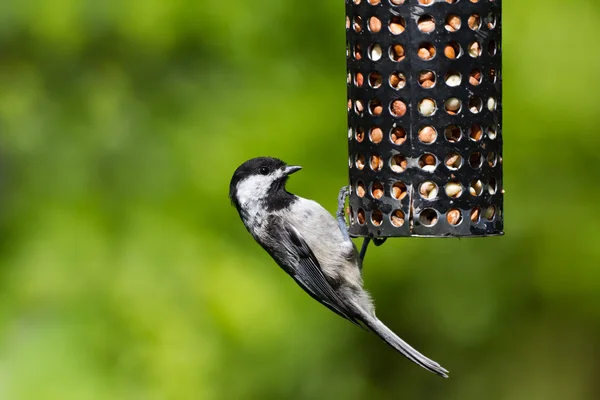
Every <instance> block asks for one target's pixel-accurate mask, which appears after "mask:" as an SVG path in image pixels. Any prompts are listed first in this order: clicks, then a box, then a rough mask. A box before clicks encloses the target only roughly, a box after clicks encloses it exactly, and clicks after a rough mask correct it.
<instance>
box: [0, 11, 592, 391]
mask: <svg viewBox="0 0 600 400" xmlns="http://www.w3.org/2000/svg"><path fill="white" fill-rule="evenodd" d="M599 18H600V6H599V5H598V3H597V2H595V1H593V0H573V1H569V2H564V1H559V0H530V1H527V2H521V1H516V0H512V1H509V0H505V1H504V22H503V27H504V46H503V48H504V60H505V61H504V82H505V85H504V93H505V96H504V111H505V125H504V133H505V138H504V140H505V149H504V161H505V163H504V168H505V182H506V200H505V201H506V213H505V215H506V233H507V234H506V236H504V237H501V238H489V239H463V240H431V239H429V240H422V239H406V240H400V239H396V240H393V241H391V242H388V243H386V245H385V246H383V247H380V248H372V249H371V250H370V254H369V255H368V257H367V260H366V267H365V280H366V284H367V287H368V289H369V290H370V291H371V293H372V294H373V295H374V297H375V299H376V300H377V301H376V304H377V306H378V314H379V316H380V318H381V319H382V320H384V321H386V322H387V323H388V325H389V326H390V327H391V328H393V329H394V330H395V331H396V332H398V334H399V335H400V336H401V337H403V338H404V339H406V340H407V341H408V342H409V343H411V344H413V345H414V346H415V347H416V348H418V349H419V350H421V351H422V352H423V353H424V354H426V355H427V356H430V357H432V358H433V359H435V360H437V361H439V362H440V363H441V364H442V365H444V366H445V367H447V368H448V369H449V370H450V371H451V379H449V380H443V379H440V378H438V377H436V376H434V375H432V374H429V373H426V372H425V371H423V370H421V369H420V368H418V367H416V366H414V365H413V364H412V363H410V362H408V361H407V360H406V359H404V358H403V357H401V356H399V355H398V354H396V353H394V352H393V351H392V350H391V349H389V348H388V347H387V346H386V345H385V344H383V343H382V342H380V341H379V340H378V339H377V338H376V337H375V336H373V335H370V334H368V333H366V332H363V331H361V330H359V329H356V328H355V327H353V326H352V325H351V324H349V323H347V322H346V321H343V320H342V319H340V318H338V317H337V316H335V315H334V314H333V313H331V312H330V311H328V310H327V309H325V308H324V307H322V306H320V305H318V304H317V303H316V302H314V301H313V300H312V299H310V298H309V297H308V296H307V295H305V294H304V293H303V292H302V291H301V290H300V289H298V288H297V287H295V284H294V283H293V281H291V280H290V279H289V278H288V277H287V276H285V274H284V273H283V272H281V271H280V270H279V268H278V267H277V266H276V265H275V264H274V263H273V262H272V261H271V259H270V258H269V257H268V255H267V254H266V253H264V252H263V251H262V250H261V249H260V247H259V246H257V245H256V244H255V243H254V242H253V240H252V239H251V237H250V236H249V235H248V234H247V232H246V231H245V229H244V227H243V225H242V224H241V222H240V221H239V218H238V216H237V214H236V212H235V210H234V209H233V208H231V207H230V205H229V203H228V199H227V189H228V183H229V179H230V176H231V174H232V172H233V170H234V169H235V168H236V167H237V166H238V165H239V164H240V163H241V162H242V161H244V160H246V159H248V158H251V157H254V156H258V155H275V156H278V157H281V158H283V159H284V160H287V161H289V162H290V163H295V164H300V165H303V166H304V167H305V169H304V170H303V171H302V173H300V174H298V175H295V176H294V178H293V179H292V180H291V181H290V184H289V187H290V190H291V191H293V192H296V193H298V194H300V195H302V196H304V197H308V198H313V199H315V200H317V201H319V202H321V203H322V204H324V205H325V206H326V207H328V209H330V210H331V211H333V210H334V209H335V202H336V195H337V191H338V189H339V187H341V186H342V185H343V184H344V183H345V180H346V177H347V172H346V151H347V149H346V128H345V126H346V117H345V113H346V111H345V103H346V89H345V77H346V73H345V48H344V35H345V33H344V2H343V1H335V2H334V1H330V2H324V1H316V0H310V1H306V0H305V1H298V0H288V1H279V0H259V1H257V2H243V1H238V0H233V1H232V2H219V1H216V0H203V1H192V0H177V1H168V0H144V1H141V0H137V1H136V0H130V1H117V0H106V1H95V0H94V1H92V0H23V1H17V0H4V1H2V2H0V55H1V56H0V57H1V62H0V124H1V125H0V132H1V134H0V146H1V147H0V152H1V164H0V175H1V177H2V179H1V180H0V181H1V186H0V190H2V196H1V197H0V206H1V207H2V213H1V214H0V215H1V220H0V222H1V224H0V290H1V293H2V296H1V297H0V327H1V329H0V398H3V399H36V400H45V399H64V400H70V399H77V400H79V399H115V398H119V399H120V398H122V399H201V400H202V399H366V398H374V399H392V398H394V399H396V398H406V399H417V398H419V399H456V400H468V399H511V400H513V399H528V400H531V399H544V400H552V399H560V400H563V399H597V398H600V385H599V384H598V376H600V246H598V240H599V238H600V236H599V233H598V229H599V228H598V227H599V226H600V213H599V212H598V205H597V204H598V203H597V201H598V198H599V196H600V189H599V186H598V185H597V184H596V183H595V181H596V179H598V176H600V167H599V166H600V157H599V155H598V151H599V150H600V146H599V144H600V139H599V133H600V131H599V129H598V123H597V110H596V109H595V108H594V104H598V102H599V101H600V85H599V84H598V82H597V80H596V79H595V78H594V71H598V70H600V52H599V51H596V50H597V43H596V41H595V39H594V38H595V37H597V29H596V28H595V27H594V25H596V24H597V23H598V22H597V21H598V19H599ZM567 217H569V218H568V221H567V219H566V218H567ZM569 221H571V222H569Z"/></svg>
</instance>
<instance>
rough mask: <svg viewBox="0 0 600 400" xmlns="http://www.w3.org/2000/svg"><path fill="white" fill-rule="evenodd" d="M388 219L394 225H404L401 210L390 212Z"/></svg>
mask: <svg viewBox="0 0 600 400" xmlns="http://www.w3.org/2000/svg"><path fill="white" fill-rule="evenodd" d="M390 220H391V221H392V225H394V226H402V225H404V213H403V212H402V211H401V210H396V211H394V212H393V213H392V215H391V217H390Z"/></svg>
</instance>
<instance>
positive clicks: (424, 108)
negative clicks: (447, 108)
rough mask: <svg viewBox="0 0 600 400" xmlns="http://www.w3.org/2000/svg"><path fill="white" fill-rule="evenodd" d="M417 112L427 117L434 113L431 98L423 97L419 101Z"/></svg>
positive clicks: (433, 103) (433, 104)
mask: <svg viewBox="0 0 600 400" xmlns="http://www.w3.org/2000/svg"><path fill="white" fill-rule="evenodd" d="M419 112H420V113H421V114H422V115H424V116H426V117H429V116H431V115H433V114H434V113H435V102H434V101H433V100H431V99H423V100H421V102H420V103H419Z"/></svg>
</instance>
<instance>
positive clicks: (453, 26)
mask: <svg viewBox="0 0 600 400" xmlns="http://www.w3.org/2000/svg"><path fill="white" fill-rule="evenodd" d="M446 29H447V30H448V31H450V32H456V31H457V30H459V29H460V18H459V17H458V16H456V15H449V16H448V18H446Z"/></svg>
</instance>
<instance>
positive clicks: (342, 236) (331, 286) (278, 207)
mask: <svg viewBox="0 0 600 400" xmlns="http://www.w3.org/2000/svg"><path fill="white" fill-rule="evenodd" d="M300 169H301V167H298V166H291V165H287V164H286V163H284V162H283V161H281V160H279V159H276V158H271V157H259V158H254V159H251V160H249V161H246V162H245V163H243V164H242V165H240V166H239V167H238V169H237V170H236V171H235V173H234V174H233V177H232V179H231V183H230V186H229V197H230V199H231V201H232V203H233V205H234V206H235V207H236V208H237V210H238V212H239V214H240V217H241V218H242V221H243V222H244V225H245V226H246V229H248V231H249V232H250V233H251V234H252V236H253V237H254V239H255V240H256V241H257V242H258V243H259V244H260V245H261V246H262V247H263V248H264V249H265V250H266V251H267V253H269V254H270V255H271V257H273V259H274V260H275V261H276V262H277V264H279V266H280V267H281V268H283V270H284V271H285V272H287V273H288V274H289V275H290V276H291V277H292V278H293V279H294V280H295V281H296V283H298V285H300V287H302V289H304V290H305V291H306V292H307V293H308V294H309V295H311V296H312V297H313V298H314V299H315V300H317V301H319V302H320V303H321V304H323V305H325V306H326V307H327V308H329V309H330V310H332V311H333V312H335V313H336V314H338V315H340V316H342V317H344V318H346V319H347V320H349V321H350V322H352V323H354V324H356V325H358V326H361V327H363V328H367V329H368V330H371V331H373V332H375V333H376V334H377V335H378V336H379V337H380V338H381V339H383V340H384V341H385V342H386V343H387V344H389V345H390V346H392V347H393V348H394V349H396V350H397V351H399V352H400V353H402V354H403V355H404V356H405V357H407V358H408V359H410V360H412V361H413V362H415V363H417V364H418V365H420V366H422V367H423V368H425V369H428V370H429V371H431V372H433V373H436V374H438V375H441V376H443V377H448V375H447V373H448V371H446V370H445V369H444V368H442V367H441V366H440V365H439V364H438V363H436V362H435V361H432V360H430V359H428V358H427V357H425V356H423V355H422V354H420V353H419V352H418V351H416V350H415V349H413V348H412V347H411V346H410V345H408V343H406V342H404V341H403V340H402V339H400V338H399V337H398V336H397V335H396V334H395V333H394V332H392V331H391V330H390V329H389V328H388V327H387V326H385V325H384V324H383V322H381V321H380V320H379V319H377V317H376V316H375V308H374V305H373V301H372V300H371V297H370V296H369V294H368V293H367V292H366V291H365V290H364V289H363V280H362V276H361V268H362V257H361V256H364V251H363V252H361V255H359V254H358V251H357V249H356V247H355V246H354V243H353V242H352V240H350V237H349V235H348V232H347V227H346V222H345V219H344V214H343V207H344V202H345V197H346V196H347V189H345V190H344V189H343V190H342V191H341V192H340V199H339V203H340V204H339V207H340V209H338V214H337V215H338V219H337V220H336V219H335V218H333V216H332V215H331V214H330V213H329V212H327V210H325V209H324V208H323V207H321V205H320V204H319V203H317V202H315V201H312V200H307V199H304V198H302V197H298V196H296V195H294V194H291V193H289V192H288V191H287V190H286V189H285V184H286V182H287V179H288V176H289V175H290V174H292V173H294V172H296V171H298V170H300ZM364 249H366V248H364Z"/></svg>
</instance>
